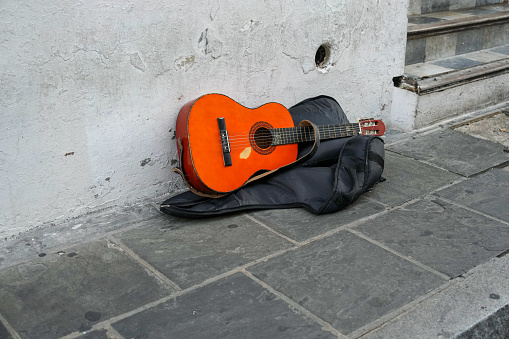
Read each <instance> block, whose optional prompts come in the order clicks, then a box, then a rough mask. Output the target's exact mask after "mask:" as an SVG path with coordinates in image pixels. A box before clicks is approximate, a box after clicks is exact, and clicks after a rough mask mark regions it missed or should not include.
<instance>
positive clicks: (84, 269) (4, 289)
mask: <svg viewBox="0 0 509 339" xmlns="http://www.w3.org/2000/svg"><path fill="white" fill-rule="evenodd" d="M172 292H174V290H173V289H171V288H170V287H168V286H166V285H164V284H163V283H162V282H161V281H159V280H157V279H156V278H154V277H153V275H152V274H150V273H148V272H146V270H145V269H144V268H142V267H141V266H139V265H138V264H137V263H136V262H134V261H133V260H132V259H131V258H130V257H129V256H127V255H126V253H125V252H123V251H121V250H120V249H118V248H117V247H116V246H114V245H113V244H111V243H108V242H106V241H98V242H92V243H88V244H85V245H82V246H78V247H76V248H74V249H73V250H72V251H66V253H61V254H60V255H57V257H53V256H52V257H50V258H49V259H46V260H45V258H40V260H37V261H32V262H30V263H27V264H23V265H18V266H17V267H12V268H9V269H6V270H3V271H1V272H0V300H1V301H2V302H1V303H0V314H2V315H3V316H4V317H5V318H6V320H7V321H8V322H9V324H10V325H11V326H12V327H13V328H14V329H15V330H16V331H17V332H18V333H19V334H20V335H21V336H22V337H23V338H36V339H44V338H51V339H53V338H58V337H60V336H63V335H66V334H68V333H71V332H75V331H80V332H83V331H87V330H88V329H90V328H91V326H92V325H93V324H94V323H97V322H98V321H102V320H104V319H108V318H110V317H112V316H116V315H119V314H122V313H125V312H128V311H131V310H133V309H135V308H137V307H140V306H142V305H144V304H147V303H149V302H152V301H155V300H158V299H160V298H162V297H164V296H167V295H169V294H171V293H172Z"/></svg>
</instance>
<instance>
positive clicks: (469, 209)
mask: <svg viewBox="0 0 509 339" xmlns="http://www.w3.org/2000/svg"><path fill="white" fill-rule="evenodd" d="M436 198H437V199H439V200H442V201H445V202H447V203H449V204H451V205H454V206H457V207H460V208H463V209H466V210H467V211H470V212H473V213H476V214H479V215H482V216H483V217H486V218H489V219H492V220H495V221H498V222H499V223H502V224H504V225H507V226H509V222H508V221H505V220H502V219H499V218H497V217H494V216H492V215H489V214H487V213H484V212H481V211H478V210H476V209H474V208H471V207H468V206H465V205H462V204H459V203H457V202H455V201H452V200H449V199H447V198H444V197H441V196H436Z"/></svg>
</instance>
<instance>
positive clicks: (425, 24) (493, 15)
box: [408, 3, 509, 37]
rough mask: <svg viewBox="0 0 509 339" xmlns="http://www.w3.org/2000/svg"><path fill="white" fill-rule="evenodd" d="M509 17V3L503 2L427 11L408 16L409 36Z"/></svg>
mask: <svg viewBox="0 0 509 339" xmlns="http://www.w3.org/2000/svg"><path fill="white" fill-rule="evenodd" d="M507 17H509V4H507V3H502V4H496V5H487V6H481V7H473V8H465V9H458V10H453V11H446V12H436V13H427V14H422V15H410V16H408V33H409V37H410V36H412V35H413V34H420V33H423V32H427V31H429V32H432V31H435V30H441V29H447V28H451V27H455V26H467V25H470V24H476V23H477V24H482V23H484V22H487V21H490V20H500V19H504V18H507Z"/></svg>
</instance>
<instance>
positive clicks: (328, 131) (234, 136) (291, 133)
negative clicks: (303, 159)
mask: <svg viewBox="0 0 509 339" xmlns="http://www.w3.org/2000/svg"><path fill="white" fill-rule="evenodd" d="M282 129H283V128H280V129H279V130H282ZM312 131H313V130H312V129H305V130H289V131H279V132H280V135H283V136H294V135H295V136H297V135H303V134H305V133H308V132H312ZM353 131H355V132H360V128H359V127H358V126H357V127H356V126H347V127H336V128H334V127H331V128H322V129H320V130H319V132H320V134H321V135H322V134H324V135H325V134H329V135H330V136H332V134H336V135H337V134H338V133H340V134H341V133H344V132H347V133H348V132H350V133H351V132H353ZM260 133H261V134H260V135H259V136H260V137H264V136H266V137H267V138H272V137H273V134H272V133H271V132H270V131H269V130H267V131H261V132H260ZM308 134H309V133H308ZM249 137H250V133H249V132H233V133H228V139H229V140H230V141H231V140H235V139H239V138H241V139H242V138H249Z"/></svg>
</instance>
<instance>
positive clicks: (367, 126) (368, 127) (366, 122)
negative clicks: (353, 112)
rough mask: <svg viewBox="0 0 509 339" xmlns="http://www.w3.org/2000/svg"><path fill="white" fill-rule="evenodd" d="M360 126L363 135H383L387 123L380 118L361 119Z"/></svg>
mask: <svg viewBox="0 0 509 339" xmlns="http://www.w3.org/2000/svg"><path fill="white" fill-rule="evenodd" d="M358 123H359V128H360V133H359V134H362V135H376V136H382V135H384V133H385V125H384V123H383V121H382V120H380V119H373V118H370V119H359V120H358Z"/></svg>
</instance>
